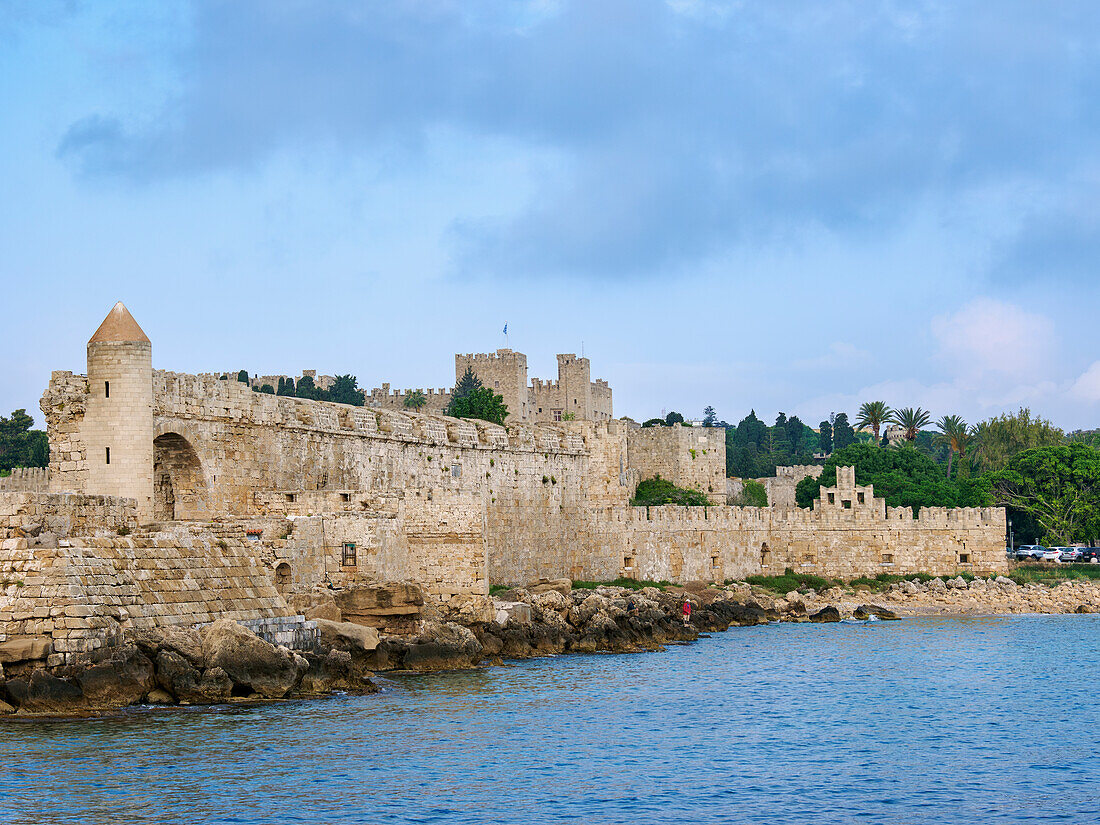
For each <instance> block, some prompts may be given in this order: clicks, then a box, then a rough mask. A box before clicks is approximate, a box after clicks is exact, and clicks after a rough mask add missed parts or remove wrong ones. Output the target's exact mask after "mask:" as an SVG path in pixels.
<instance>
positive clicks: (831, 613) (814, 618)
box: [810, 604, 840, 622]
mask: <svg viewBox="0 0 1100 825" xmlns="http://www.w3.org/2000/svg"><path fill="white" fill-rule="evenodd" d="M810 621H811V622H839V621H840V611H839V610H837V609H836V608H835V607H833V605H831V604H830V605H826V606H825V607H823V608H821V609H820V610H819V611H817V612H816V613H811V614H810Z"/></svg>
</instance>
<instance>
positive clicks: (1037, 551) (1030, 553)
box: [1016, 544, 1046, 561]
mask: <svg viewBox="0 0 1100 825" xmlns="http://www.w3.org/2000/svg"><path fill="white" fill-rule="evenodd" d="M1044 550H1046V548H1045V547H1043V546H1041V545H1038V544H1021V545H1020V546H1019V547H1017V548H1016V559H1017V560H1018V561H1024V560H1026V559H1036V558H1040V557H1041V556H1042V555H1043V551H1044Z"/></svg>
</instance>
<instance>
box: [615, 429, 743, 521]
mask: <svg viewBox="0 0 1100 825" xmlns="http://www.w3.org/2000/svg"><path fill="white" fill-rule="evenodd" d="M627 452H628V456H629V463H630V466H631V467H633V468H635V469H637V470H638V472H639V474H640V475H641V477H642V478H643V479H647V478H653V477H654V476H658V475H659V476H661V478H665V479H668V480H669V481H672V482H674V483H675V484H677V485H679V486H681V487H691V488H693V489H695V490H699V491H700V492H703V493H706V495H707V496H708V497H709V498H710V500H711V501H712V502H714V503H716V504H717V503H725V500H726V431H725V430H724V429H722V428H720V427H682V426H680V425H679V424H674V425H672V426H671V427H637V426H634V427H631V429H630V430H629V431H628V433H627Z"/></svg>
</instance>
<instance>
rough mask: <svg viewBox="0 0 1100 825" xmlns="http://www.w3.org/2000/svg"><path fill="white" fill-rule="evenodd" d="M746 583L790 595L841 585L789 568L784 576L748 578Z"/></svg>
mask: <svg viewBox="0 0 1100 825" xmlns="http://www.w3.org/2000/svg"><path fill="white" fill-rule="evenodd" d="M745 581H746V582H748V583H749V584H752V585H755V586H756V587H763V588H766V589H767V590H771V591H773V592H775V593H790V592H791V591H792V590H817V591H821V590H828V589H829V588H830V587H835V586H837V585H838V584H840V582H838V581H833V580H832V579H825V578H822V577H821V576H815V575H813V574H812V573H795V572H793V571H792V570H791V568H789V567H788V568H787V570H786V571H785V572H784V573H783V575H782V576H747V577H746V578H745Z"/></svg>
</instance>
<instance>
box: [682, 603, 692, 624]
mask: <svg viewBox="0 0 1100 825" xmlns="http://www.w3.org/2000/svg"><path fill="white" fill-rule="evenodd" d="M690 623H691V602H690V601H688V600H687V599H686V598H685V599H684V624H690Z"/></svg>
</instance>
